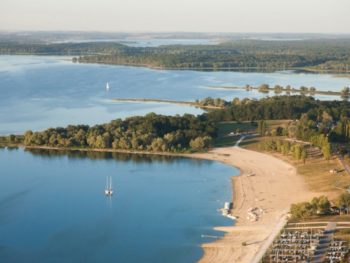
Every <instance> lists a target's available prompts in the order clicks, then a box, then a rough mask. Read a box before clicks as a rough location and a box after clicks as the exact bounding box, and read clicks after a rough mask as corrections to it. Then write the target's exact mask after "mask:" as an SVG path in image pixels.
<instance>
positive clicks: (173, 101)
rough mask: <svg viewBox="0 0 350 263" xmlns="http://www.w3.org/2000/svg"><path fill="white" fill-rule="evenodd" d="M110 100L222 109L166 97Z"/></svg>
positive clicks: (114, 99)
mask: <svg viewBox="0 0 350 263" xmlns="http://www.w3.org/2000/svg"><path fill="white" fill-rule="evenodd" d="M112 101H116V102H135V103H145V102H146V103H147V102H149V103H168V104H178V105H185V106H191V107H197V108H203V109H222V107H218V106H211V105H201V104H199V103H197V102H191V101H181V100H167V99H146V98H113V99H112Z"/></svg>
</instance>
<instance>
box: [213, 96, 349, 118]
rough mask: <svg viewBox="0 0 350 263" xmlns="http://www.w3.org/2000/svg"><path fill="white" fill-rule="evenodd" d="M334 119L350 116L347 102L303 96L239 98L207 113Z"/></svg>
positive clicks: (224, 115)
mask: <svg viewBox="0 0 350 263" xmlns="http://www.w3.org/2000/svg"><path fill="white" fill-rule="evenodd" d="M325 113H326V114H328V116H329V117H330V118H331V122H332V121H339V120H340V119H341V118H349V117H350V103H349V102H348V101H319V100H315V99H314V98H312V97H307V96H303V95H294V96H274V97H268V98H262V99H260V100H252V99H243V100H240V99H237V98H235V99H234V100H232V102H228V103H227V106H226V107H225V109H223V110H214V111H211V112H209V113H208V114H207V116H208V118H210V119H211V120H213V121H232V120H233V121H256V120H281V119H292V120H295V119H299V118H301V116H302V114H306V116H307V117H308V119H309V120H312V121H314V122H315V123H316V124H317V123H318V122H320V121H323V119H324V114H325Z"/></svg>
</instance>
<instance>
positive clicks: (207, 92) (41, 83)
mask: <svg viewBox="0 0 350 263" xmlns="http://www.w3.org/2000/svg"><path fill="white" fill-rule="evenodd" d="M106 82H109V84H110V87H111V89H110V91H109V92H106V90H105V86H106ZM262 83H268V84H270V85H274V84H281V85H287V84H290V85H292V86H294V87H300V86H301V85H305V86H309V87H310V86H314V87H316V88H317V89H320V90H340V89H342V87H344V86H349V85H350V79H349V78H345V77H336V76H331V75H326V74H305V73H293V72H276V73H242V72H196V71H174V70H162V71H160V70H151V69H147V68H136V67H123V66H109V65H93V64H74V63H71V62H70V60H69V59H67V60H63V59H62V58H55V57H36V56H0V91H1V92H0V134H8V133H20V132H23V131H25V130H27V129H32V130H41V129H46V128H48V127H56V126H65V125H68V124H78V123H84V124H90V125H92V124H96V123H104V122H109V121H110V120H112V119H116V118H123V117H127V116H132V115H144V114H146V113H148V112H156V113H161V114H171V115H173V114H183V113H193V114H199V113H201V112H202V111H201V110H199V109H196V108H193V107H184V106H178V105H169V104H155V103H116V102H112V101H111V98H115V97H118V98H156V99H173V100H187V101H193V100H195V99H201V98H204V97H207V96H211V97H220V98H224V99H228V100H231V99H232V98H234V97H239V98H244V97H249V98H261V97H262V96H266V95H264V94H261V93H258V92H256V91H252V92H246V91H244V90H218V89H216V90H213V89H209V88H208V86H219V85H236V86H244V85H245V84H250V85H254V86H256V85H260V84H262ZM271 95H273V94H271ZM319 98H321V99H326V98H331V99H336V97H327V96H319Z"/></svg>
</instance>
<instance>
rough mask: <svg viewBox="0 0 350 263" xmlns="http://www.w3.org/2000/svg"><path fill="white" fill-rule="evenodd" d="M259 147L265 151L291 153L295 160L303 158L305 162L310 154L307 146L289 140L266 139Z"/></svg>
mask: <svg viewBox="0 0 350 263" xmlns="http://www.w3.org/2000/svg"><path fill="white" fill-rule="evenodd" d="M259 147H260V149H261V150H263V151H274V152H279V153H282V154H283V155H289V156H291V157H293V158H294V159H295V160H302V161H303V162H304V163H305V161H306V159H307V156H308V153H307V146H305V145H302V144H300V143H292V142H290V141H287V140H274V139H266V140H264V141H262V142H261V143H260V144H259Z"/></svg>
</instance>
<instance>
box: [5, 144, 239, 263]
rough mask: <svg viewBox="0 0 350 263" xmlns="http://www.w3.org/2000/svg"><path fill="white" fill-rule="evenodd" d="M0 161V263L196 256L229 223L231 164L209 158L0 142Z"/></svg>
mask: <svg viewBox="0 0 350 263" xmlns="http://www.w3.org/2000/svg"><path fill="white" fill-rule="evenodd" d="M19 164H20V165H19ZM0 166H1V176H0V261H1V262H12V263H15V262H35V263H39V262H45V263H47V262H65V263H68V262H103V261H109V262H152V263H155V262H169V263H170V262H195V261H196V260H198V259H199V258H200V257H201V255H202V250H201V248H200V244H201V243H202V242H208V241H212V239H210V238H203V237H202V235H216V236H220V235H221V233H218V232H216V231H213V230H212V229H213V227H214V226H218V225H230V224H231V225H232V220H230V219H228V218H224V217H222V216H221V214H220V213H219V212H218V211H217V210H218V209H219V208H221V207H222V206H223V203H224V202H225V201H227V200H230V199H231V196H232V195H231V181H230V176H232V175H234V174H236V173H237V170H235V169H233V168H231V167H228V166H225V165H222V164H219V163H216V162H211V161H204V160H192V159H185V158H167V157H150V156H133V155H131V156H129V155H120V154H119V155H118V154H113V155H112V154H102V153H90V154H89V155H88V156H87V155H86V154H78V153H70V154H68V155H66V154H63V155H58V154H57V152H56V153H55V152H51V154H49V152H47V151H46V152H41V153H35V154H33V153H31V152H26V151H23V150H20V149H19V150H5V149H2V150H1V149H0ZM106 176H112V178H113V186H114V188H115V191H116V193H115V195H113V196H112V197H111V198H108V197H106V196H105V195H104V187H105V182H106Z"/></svg>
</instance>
